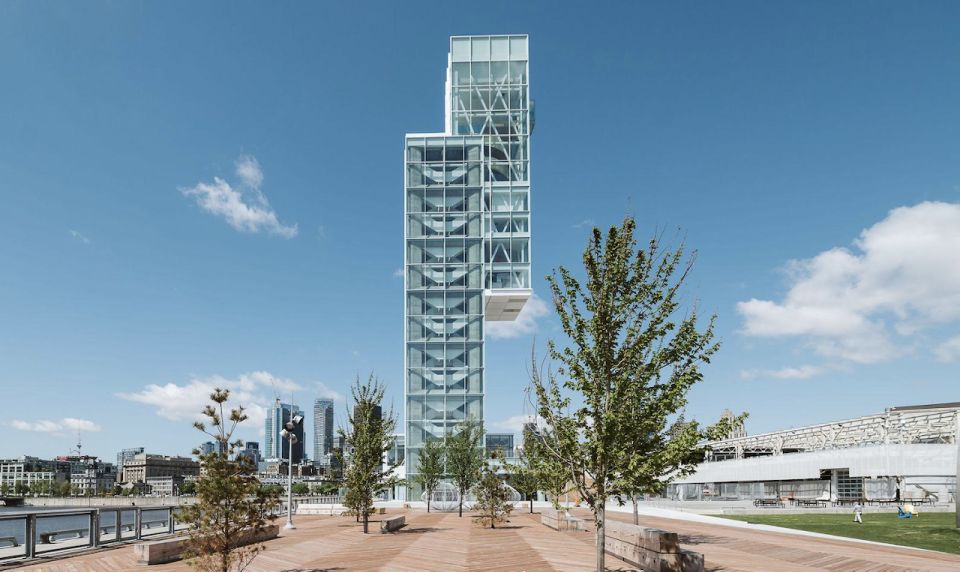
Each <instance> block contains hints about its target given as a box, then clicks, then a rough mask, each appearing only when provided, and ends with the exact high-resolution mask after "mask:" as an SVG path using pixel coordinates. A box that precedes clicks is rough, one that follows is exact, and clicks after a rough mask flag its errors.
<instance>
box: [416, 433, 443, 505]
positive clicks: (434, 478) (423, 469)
mask: <svg viewBox="0 0 960 572" xmlns="http://www.w3.org/2000/svg"><path fill="white" fill-rule="evenodd" d="M444 456H445V451H444V443H443V441H442V440H440V439H430V440H428V441H427V442H426V443H424V444H423V448H422V449H420V456H419V457H417V474H416V477H414V479H415V480H416V482H417V483H418V484H419V485H420V486H421V487H422V488H423V490H424V492H425V493H427V512H430V501H431V497H432V496H433V491H434V490H435V489H436V488H437V485H439V484H440V479H441V478H443V462H444Z"/></svg>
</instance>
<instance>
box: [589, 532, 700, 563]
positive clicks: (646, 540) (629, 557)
mask: <svg viewBox="0 0 960 572" xmlns="http://www.w3.org/2000/svg"><path fill="white" fill-rule="evenodd" d="M605 525H606V535H605V543H604V550H606V552H607V553H608V554H612V555H614V556H616V557H617V558H620V559H621V560H624V561H626V562H629V563H630V564H633V565H634V566H637V567H639V568H640V569H641V570H644V572H703V555H702V554H700V553H698V552H691V551H689V550H684V549H682V548H680V542H679V540H678V539H677V533H675V532H667V531H665V530H659V529H656V528H644V527H642V526H637V525H634V524H627V523H623V522H616V521H612V520H607V521H606V523H605Z"/></svg>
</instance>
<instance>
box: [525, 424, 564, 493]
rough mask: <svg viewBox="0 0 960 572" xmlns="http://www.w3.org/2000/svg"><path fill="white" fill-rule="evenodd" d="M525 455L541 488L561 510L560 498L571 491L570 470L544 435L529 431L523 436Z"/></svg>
mask: <svg viewBox="0 0 960 572" xmlns="http://www.w3.org/2000/svg"><path fill="white" fill-rule="evenodd" d="M523 447H524V455H526V457H527V460H528V463H529V464H530V467H531V468H532V469H533V472H534V473H535V474H536V476H537V481H538V482H539V485H540V488H541V489H542V490H543V492H544V493H545V494H546V495H547V500H549V501H550V504H551V505H553V508H554V509H556V510H560V508H561V507H560V499H561V498H563V495H565V494H567V493H568V492H570V490H571V488H572V485H571V483H570V471H569V470H568V469H567V467H566V466H565V465H564V464H563V463H562V462H561V461H560V460H559V459H558V458H557V457H556V456H554V455H552V454H551V453H550V451H549V450H548V449H547V447H546V446H545V444H544V442H543V435H542V434H540V433H534V432H530V431H527V432H525V433H524V436H523Z"/></svg>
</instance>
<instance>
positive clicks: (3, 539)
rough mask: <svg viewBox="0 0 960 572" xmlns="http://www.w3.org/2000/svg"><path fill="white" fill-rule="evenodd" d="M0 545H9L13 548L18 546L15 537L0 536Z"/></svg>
mask: <svg viewBox="0 0 960 572" xmlns="http://www.w3.org/2000/svg"><path fill="white" fill-rule="evenodd" d="M0 543H4V544H9V545H10V546H12V547H14V548H16V547H18V546H20V542H18V541H17V537H16V536H0Z"/></svg>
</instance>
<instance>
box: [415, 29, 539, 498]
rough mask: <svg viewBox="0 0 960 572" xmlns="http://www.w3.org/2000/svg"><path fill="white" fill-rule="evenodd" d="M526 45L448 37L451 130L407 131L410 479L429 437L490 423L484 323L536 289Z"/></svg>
mask: <svg viewBox="0 0 960 572" xmlns="http://www.w3.org/2000/svg"><path fill="white" fill-rule="evenodd" d="M527 53H528V44H527V36H525V35H518V36H458V37H452V38H451V39H450V53H449V56H448V66H447V79H446V97H445V101H446V110H445V120H444V124H445V130H444V132H443V133H432V134H408V135H407V136H406V140H405V143H406V144H405V149H404V181H405V214H404V217H405V225H404V228H405V249H404V259H405V278H404V282H405V295H406V300H405V314H406V316H405V318H406V327H405V346H406V348H405V361H406V386H405V396H406V397H405V400H406V431H405V433H406V463H405V465H406V472H407V477H408V479H409V478H411V477H414V476H415V474H416V467H417V459H418V454H419V450H420V448H421V447H423V444H424V443H425V442H426V441H427V440H431V439H441V438H443V436H444V434H446V433H450V432H452V431H454V430H455V428H456V426H457V424H459V423H460V422H462V421H463V420H465V419H466V418H468V417H472V418H475V419H477V420H480V421H482V420H483V410H484V391H485V385H484V333H483V323H484V320H487V321H491V320H513V319H515V318H516V317H517V315H518V314H519V312H520V310H521V309H522V307H523V305H524V304H525V302H526V300H527V299H528V298H529V296H530V160H529V156H530V152H529V151H530V150H529V137H530V132H531V128H532V126H533V114H532V105H531V102H530V100H529V84H528V80H527V78H528V70H529V64H528V56H527ZM411 480H412V479H411ZM420 492H421V491H419V490H418V489H417V488H416V486H413V485H412V486H411V490H410V496H408V498H409V499H411V500H417V499H419V495H420Z"/></svg>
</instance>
